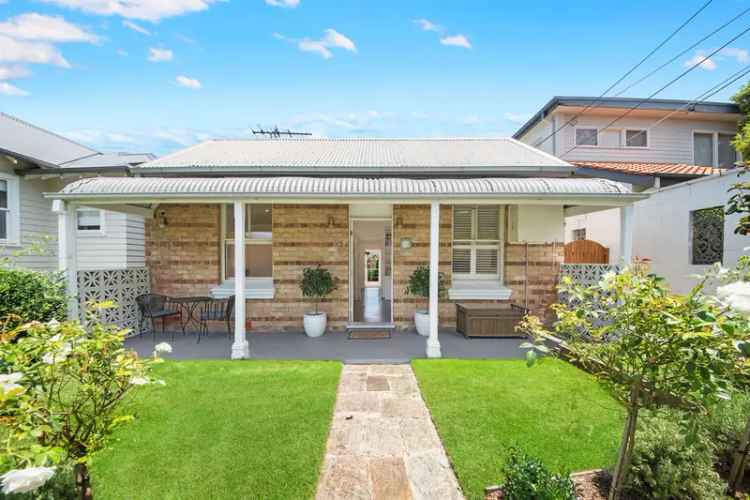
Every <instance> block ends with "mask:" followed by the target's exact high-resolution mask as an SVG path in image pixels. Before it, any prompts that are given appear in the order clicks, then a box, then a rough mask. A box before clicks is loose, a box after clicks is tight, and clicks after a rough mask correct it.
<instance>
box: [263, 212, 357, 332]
mask: <svg viewBox="0 0 750 500" xmlns="http://www.w3.org/2000/svg"><path fill="white" fill-rule="evenodd" d="M317 265H320V266H322V267H325V268H326V269H328V270H329V271H330V272H331V274H332V275H333V277H334V279H336V280H337V281H338V289H337V290H336V291H335V292H334V293H333V294H331V296H330V297H328V298H326V299H324V301H323V303H322V304H321V310H323V311H325V312H326V313H327V314H328V324H329V325H330V326H331V327H333V328H337V329H339V328H344V327H345V326H346V322H347V321H348V316H349V302H348V301H349V288H348V284H347V281H348V273H349V271H348V269H349V206H348V205H274V206H273V273H274V286H275V287H276V298H275V299H274V300H273V301H268V302H272V303H271V304H265V305H263V306H261V308H262V310H263V312H262V313H261V312H260V311H259V310H258V309H259V308H258V305H257V304H256V302H257V301H250V302H249V303H248V310H249V311H251V315H252V316H251V317H255V315H257V316H258V318H257V320H258V325H259V326H260V327H263V328H296V329H300V328H302V318H303V315H304V313H305V311H307V310H312V308H313V305H312V302H311V301H309V300H307V299H305V298H304V297H302V292H301V291H300V289H299V280H300V278H301V277H302V270H303V269H304V268H305V267H314V266H317ZM254 321H255V320H254ZM254 325H255V322H254Z"/></svg>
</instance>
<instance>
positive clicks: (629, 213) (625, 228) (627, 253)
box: [620, 205, 635, 266]
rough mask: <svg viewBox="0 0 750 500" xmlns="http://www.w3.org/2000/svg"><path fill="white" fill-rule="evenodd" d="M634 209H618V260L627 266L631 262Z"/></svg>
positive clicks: (629, 207)
mask: <svg viewBox="0 0 750 500" xmlns="http://www.w3.org/2000/svg"><path fill="white" fill-rule="evenodd" d="M634 213H635V207H634V206H633V205H627V206H625V207H621V208H620V259H622V261H623V262H624V263H625V265H626V266H629V265H630V264H632V262H633V226H634V220H633V217H634Z"/></svg>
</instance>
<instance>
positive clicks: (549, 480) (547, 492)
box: [503, 448, 576, 500]
mask: <svg viewBox="0 0 750 500" xmlns="http://www.w3.org/2000/svg"><path fill="white" fill-rule="evenodd" d="M503 475H504V476H505V483H504V484H503V493H504V496H503V498H504V499H505V498H507V499H508V500H528V499H531V498H533V499H534V500H576V495H575V487H574V485H573V481H572V480H571V479H570V477H569V476H568V475H567V474H565V475H561V474H552V473H551V472H550V471H549V470H548V469H547V468H546V467H545V466H544V464H543V463H542V461H541V460H539V459H538V458H534V457H530V456H528V455H526V454H525V453H524V452H523V451H521V450H518V449H516V448H513V449H511V450H510V455H509V456H508V460H507V461H506V462H505V466H504V467H503Z"/></svg>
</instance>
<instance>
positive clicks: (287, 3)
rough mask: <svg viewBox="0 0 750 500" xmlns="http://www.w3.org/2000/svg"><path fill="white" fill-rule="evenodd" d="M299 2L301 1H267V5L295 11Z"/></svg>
mask: <svg viewBox="0 0 750 500" xmlns="http://www.w3.org/2000/svg"><path fill="white" fill-rule="evenodd" d="M299 2H300V0H266V5H271V6H273V7H284V8H287V9H293V8H295V7H297V6H298V5H299Z"/></svg>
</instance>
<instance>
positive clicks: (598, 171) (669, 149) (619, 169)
mask: <svg viewBox="0 0 750 500" xmlns="http://www.w3.org/2000/svg"><path fill="white" fill-rule="evenodd" d="M642 101H643V100H642V99H630V98H595V97H554V98H553V99H551V100H550V101H549V102H548V103H547V104H546V105H545V106H544V107H543V108H542V109H541V110H540V111H539V112H537V113H536V114H535V115H534V116H533V117H532V118H531V119H530V120H529V121H528V122H527V123H526V124H524V125H523V126H522V127H521V128H520V129H519V130H518V131H517V132H516V133H515V134H514V137H515V138H516V139H518V140H520V141H523V142H525V143H527V144H530V145H532V146H534V147H538V148H539V149H542V150H543V151H545V152H547V153H549V154H552V155H555V156H557V157H559V158H561V159H563V160H565V161H568V162H570V163H571V164H573V165H575V166H576V167H577V170H576V175H578V176H582V177H594V178H596V177H598V178H606V179H611V180H616V181H619V182H623V183H626V184H628V185H630V186H631V187H632V189H633V190H634V191H637V192H648V193H650V194H651V196H650V197H649V198H648V199H646V200H643V201H640V202H638V203H636V204H635V223H634V230H633V231H634V233H633V238H634V243H633V245H634V246H633V252H634V255H635V256H636V257H639V258H647V259H650V260H651V261H652V269H653V270H654V272H656V273H658V274H660V275H662V276H664V277H666V278H667V280H668V282H669V283H670V284H671V286H672V288H673V290H674V291H676V292H679V293H685V292H687V291H688V290H689V289H690V288H691V287H692V286H693V284H694V283H695V282H694V280H692V279H691V278H690V277H689V276H690V275H692V274H695V273H700V272H702V271H703V270H705V269H706V267H707V266H708V265H709V264H711V263H713V262H723V263H724V264H725V265H727V266H731V265H733V264H735V263H736V261H737V257H738V256H739V255H740V254H741V252H742V248H743V247H745V246H747V244H746V243H745V242H743V238H741V237H739V236H736V235H735V234H734V233H733V229H734V227H735V225H736V222H737V221H736V219H737V218H736V217H729V216H726V217H725V216H723V215H722V214H721V210H717V208H719V207H722V206H724V205H725V204H726V201H727V199H728V197H729V195H728V193H727V190H728V189H729V187H731V185H732V184H733V183H735V182H737V171H736V170H734V171H733V169H734V166H735V162H737V161H738V160H739V159H740V158H738V155H737V152H736V151H735V150H734V148H733V147H732V145H731V144H730V141H731V140H732V138H733V137H734V135H735V134H736V133H737V123H738V121H739V120H740V118H741V116H742V115H741V114H740V111H739V109H738V108H737V106H736V105H735V104H732V103H721V102H719V103H717V102H694V101H680V100H649V101H647V102H645V103H642V104H641V102H642ZM587 108H589V109H587ZM624 113H627V116H625V117H624V118H622V119H618V118H619V117H620V116H622V115H623V114H624ZM613 122H614V123H613ZM579 239H587V240H593V241H596V242H598V243H601V244H602V245H604V246H605V247H608V248H609V250H610V251H609V257H610V262H611V263H613V264H614V263H618V262H620V261H621V260H623V255H622V254H621V253H620V250H619V248H620V218H619V214H618V213H617V211H611V210H610V211H601V212H596V213H591V214H585V215H576V216H569V217H567V218H566V220H565V241H566V243H567V242H570V241H574V240H579Z"/></svg>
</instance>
